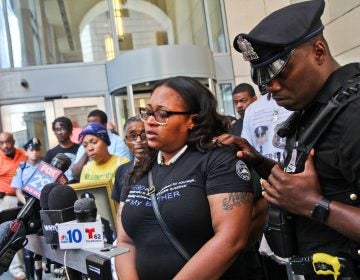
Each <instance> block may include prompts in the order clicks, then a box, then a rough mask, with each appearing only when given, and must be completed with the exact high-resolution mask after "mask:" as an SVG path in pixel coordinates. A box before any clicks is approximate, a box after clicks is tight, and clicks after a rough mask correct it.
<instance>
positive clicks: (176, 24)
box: [0, 0, 360, 150]
mask: <svg viewBox="0 0 360 280" xmlns="http://www.w3.org/2000/svg"><path fill="white" fill-rule="evenodd" d="M293 2H296V1H289V0H102V1H100V0H86V1H85V0H26V1H24V0H0V12H1V13H2V16H1V17H0V47H1V52H0V116H1V121H0V129H1V130H4V131H11V132H13V133H14V136H15V139H16V141H17V145H18V146H21V145H22V144H23V143H25V141H26V140H27V139H29V138H30V137H34V136H36V137H39V138H40V139H41V141H42V143H45V146H46V148H50V147H53V146H55V145H56V143H57V141H56V138H55V136H54V135H53V133H52V131H51V123H52V121H53V120H54V119H55V118H56V117H59V116H63V115H65V116H67V117H69V118H70V119H71V120H72V121H73V124H74V127H77V128H80V127H82V126H83V125H85V123H86V116H87V114H88V112H89V111H91V110H93V109H95V108H99V109H102V110H104V111H106V113H107V114H108V116H109V119H110V120H112V121H113V122H114V123H115V124H116V126H117V128H118V131H119V133H120V134H122V125H123V123H124V121H125V120H126V119H127V118H128V117H129V116H132V115H135V114H137V113H138V108H139V107H141V106H144V105H145V104H146V103H147V100H148V98H149V96H150V91H151V88H152V85H153V84H154V83H155V82H156V81H157V80H159V79H162V78H166V77H171V76H177V75H185V76H191V77H194V78H196V79H198V80H199V81H201V82H202V83H204V84H205V85H207V86H208V87H209V88H210V90H211V91H212V92H213V93H214V94H215V95H216V97H217V99H218V103H219V112H221V113H223V114H233V115H234V114H235V113H234V109H233V105H232V101H231V90H232V88H233V87H234V85H235V84H237V83H240V82H251V81H250V77H249V65H248V64H246V63H244V62H243V61H242V58H241V55H240V54H238V53H236V52H235V51H234V49H233V48H232V40H233V38H234V37H235V35H237V34H238V33H239V32H246V31H249V30H250V29H251V28H252V27H253V26H254V25H255V24H256V23H257V22H258V21H259V20H261V18H263V17H264V16H265V15H267V14H269V13H271V12H272V11H274V10H276V9H278V8H280V7H282V6H285V5H287V4H289V3H293ZM359 6H360V0H358V1H355V0H347V1H339V0H328V1H327V5H326V12H325V13H324V16H323V21H324V23H325V25H326V28H325V35H326V37H327V38H328V41H329V44H330V47H331V50H332V52H333V55H334V56H335V57H336V58H337V60H338V61H339V62H340V63H341V64H345V63H347V62H350V61H356V60H357V59H356V58H358V57H359V54H360V47H359V45H360V36H357V35H356V33H355V28H356V24H357V23H358V21H359V20H358V19H359V18H360V17H359V14H360V9H359ZM44 150H46V149H44Z"/></svg>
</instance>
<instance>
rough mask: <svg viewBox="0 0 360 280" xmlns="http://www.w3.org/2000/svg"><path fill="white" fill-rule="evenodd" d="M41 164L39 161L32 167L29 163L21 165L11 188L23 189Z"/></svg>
mask: <svg viewBox="0 0 360 280" xmlns="http://www.w3.org/2000/svg"><path fill="white" fill-rule="evenodd" d="M23 164H24V166H23V167H22V166H21V165H23ZM40 164H41V161H39V162H38V163H36V164H35V165H31V164H30V163H29V162H25V163H24V162H23V163H21V164H20V166H19V167H18V168H17V169H16V174H15V175H14V177H13V179H12V181H11V186H12V187H13V188H16V189H22V188H23V186H24V185H25V184H26V182H27V181H28V180H29V178H30V177H31V176H32V175H33V174H34V172H35V171H36V169H37V168H38V167H39V165H40Z"/></svg>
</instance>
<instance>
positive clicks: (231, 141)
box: [213, 134, 262, 165]
mask: <svg viewBox="0 0 360 280" xmlns="http://www.w3.org/2000/svg"><path fill="white" fill-rule="evenodd" d="M213 141H214V143H216V144H217V145H218V146H235V148H236V149H237V150H238V152H237V153H236V155H237V157H239V158H241V159H243V160H245V161H247V162H248V163H250V164H253V165H256V164H257V163H258V162H259V161H261V158H262V156H261V154H259V153H258V152H257V151H256V150H255V148H254V147H253V146H251V145H250V144H249V142H248V141H247V140H246V139H245V138H241V137H238V136H235V135H232V134H222V135H220V136H218V137H216V138H214V139H213Z"/></svg>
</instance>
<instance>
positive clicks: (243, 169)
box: [236, 160, 251, 181]
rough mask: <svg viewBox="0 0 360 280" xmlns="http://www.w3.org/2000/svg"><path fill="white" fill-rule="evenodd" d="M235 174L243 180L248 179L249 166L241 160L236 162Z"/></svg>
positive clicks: (249, 175) (249, 176)
mask: <svg viewBox="0 0 360 280" xmlns="http://www.w3.org/2000/svg"><path fill="white" fill-rule="evenodd" d="M236 174H237V175H239V177H240V178H241V179H243V180H245V181H250V179H251V174H250V171H249V168H248V167H247V166H246V164H245V163H244V162H243V161H241V160H239V161H238V162H237V163H236Z"/></svg>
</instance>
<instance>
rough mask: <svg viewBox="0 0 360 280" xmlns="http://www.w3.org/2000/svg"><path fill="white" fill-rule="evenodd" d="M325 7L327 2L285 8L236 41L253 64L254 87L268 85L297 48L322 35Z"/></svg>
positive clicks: (245, 57)
mask: <svg viewBox="0 0 360 280" xmlns="http://www.w3.org/2000/svg"><path fill="white" fill-rule="evenodd" d="M324 7H325V2H324V0H312V1H304V2H299V3H295V4H292V5H289V6H286V7H284V8H282V9H279V10H277V11H275V12H273V13H271V14H270V15H268V16H267V17H265V18H264V19H263V20H262V21H261V22H260V23H258V25H256V26H255V27H254V28H253V29H252V30H251V31H250V32H249V33H248V34H246V33H240V34H239V35H237V36H236V37H235V38H234V42H233V46H234V48H235V49H236V50H237V51H238V52H240V53H242V54H243V56H244V59H245V60H246V61H250V65H251V78H252V80H253V82H254V83H255V84H257V85H265V84H267V83H268V82H270V81H271V80H272V79H274V78H275V77H276V76H277V75H278V74H279V73H280V72H281V71H282V69H284V67H285V66H286V64H287V63H288V61H289V59H290V56H291V53H292V52H293V50H294V49H295V48H296V47H298V46H299V45H300V44H302V43H304V42H306V41H308V40H310V39H311V38H313V37H315V36H317V35H318V34H320V33H321V32H322V31H323V29H324V26H323V24H322V22H321V15H322V14H323V12H324ZM255 54H256V56H255Z"/></svg>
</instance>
